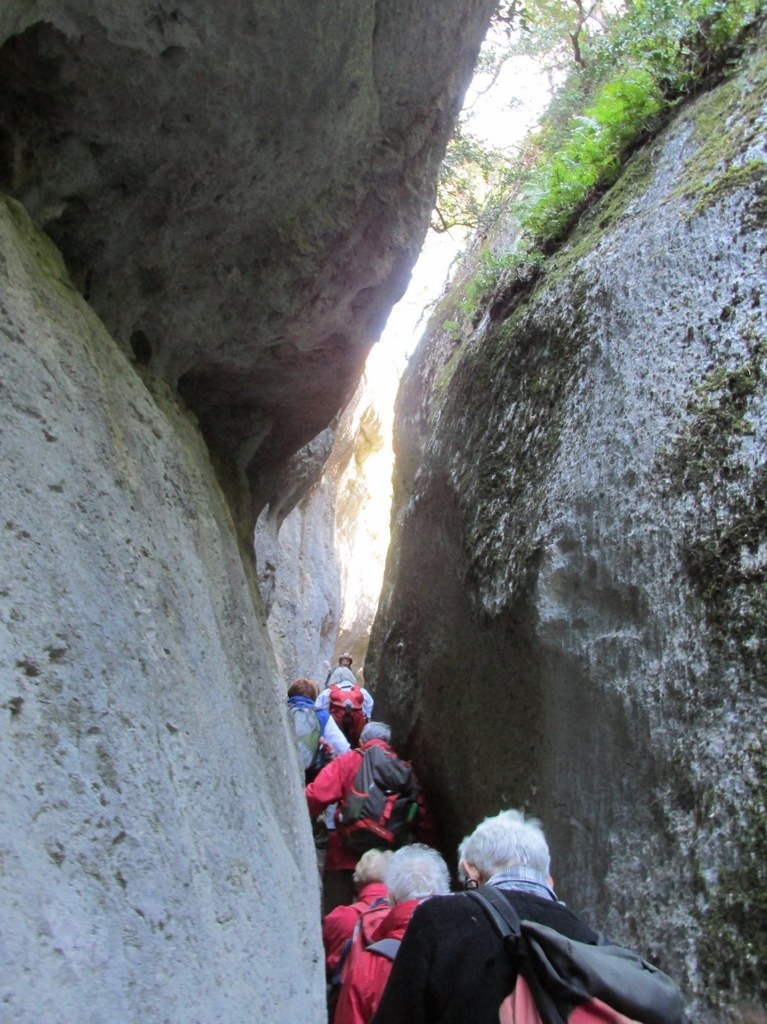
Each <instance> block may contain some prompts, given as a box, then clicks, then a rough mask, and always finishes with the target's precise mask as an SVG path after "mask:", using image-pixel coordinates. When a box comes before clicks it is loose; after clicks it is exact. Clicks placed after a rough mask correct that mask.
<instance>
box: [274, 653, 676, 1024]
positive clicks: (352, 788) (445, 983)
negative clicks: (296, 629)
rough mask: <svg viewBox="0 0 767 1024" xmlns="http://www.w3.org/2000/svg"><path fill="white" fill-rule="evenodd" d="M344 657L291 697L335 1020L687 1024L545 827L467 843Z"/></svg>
mask: <svg viewBox="0 0 767 1024" xmlns="http://www.w3.org/2000/svg"><path fill="white" fill-rule="evenodd" d="M352 664H353V659H352V657H351V655H350V654H348V653H344V654H342V655H341V657H340V658H339V659H338V666H337V667H336V668H335V669H333V670H332V671H330V672H329V673H328V676H327V679H326V681H325V687H324V688H323V690H322V692H320V687H319V684H318V683H316V682H314V681H313V680H310V679H306V678H301V679H297V680H296V681H295V682H294V683H292V684H291V685H290V687H289V688H288V707H289V711H290V714H291V717H292V721H293V725H294V728H295V733H296V745H297V748H298V752H299V758H300V762H301V765H302V767H303V770H304V776H305V787H306V788H305V793H306V802H307V806H308V809H309V815H310V818H311V820H312V825H313V829H314V837H315V845H316V846H317V859H318V866H319V870H320V872H321V874H322V893H323V899H322V902H323V922H322V939H323V944H324V947H325V963H326V981H327V997H328V1019H329V1021H330V1022H331V1024H369V1022H372V1024H499V1022H500V1024H634V1022H635V1024H683V1022H684V1010H683V1004H682V997H681V994H680V992H679V989H678V988H677V986H676V985H675V983H674V982H673V981H672V980H671V979H670V978H669V977H668V976H667V975H666V974H664V973H663V972H662V971H660V970H659V969H658V968H657V967H655V966H653V965H652V964H649V963H648V962H647V961H645V960H643V959H642V958H641V957H640V956H639V955H638V954H636V953H634V952H632V951H631V950H628V949H626V948H624V947H621V946H616V945H614V944H612V943H610V942H609V940H608V939H606V938H605V936H604V935H603V934H602V933H600V932H597V931H595V930H594V929H593V928H592V927H591V925H590V924H588V923H586V921H584V920H582V919H581V918H580V917H578V916H577V915H576V914H575V913H573V912H572V911H571V910H570V909H569V908H568V907H567V906H566V905H565V903H564V902H563V901H562V900H561V899H560V898H559V897H558V895H557V893H556V891H555V887H554V881H553V879H552V877H551V874H550V854H549V847H548V843H547V840H546V837H545V834H544V832H543V828H542V826H541V824H540V822H538V821H537V820H536V819H535V818H530V817H526V816H525V814H523V813H522V812H521V811H518V810H513V809H509V810H502V811H500V812H499V813H498V814H496V815H494V816H492V817H487V818H485V819H484V820H483V821H482V822H480V823H479V824H478V825H477V827H476V828H475V829H474V831H473V832H472V833H471V834H470V835H469V836H467V837H466V838H465V839H464V840H463V841H462V842H461V844H460V845H459V848H458V856H457V879H458V884H457V888H458V889H463V890H465V891H464V892H463V893H461V892H451V884H450V872H449V869H448V866H447V864H446V863H445V861H444V859H443V857H442V855H441V853H439V852H438V847H439V846H440V833H439V828H438V824H437V821H436V819H435V817H434V815H433V814H432V812H431V811H430V809H429V807H428V804H427V802H426V801H425V799H424V794H423V791H422V789H421V786H420V784H419V782H418V779H417V777H416V775H415V773H414V772H413V769H412V766H411V765H410V763H409V762H408V761H405V760H403V759H402V758H400V757H399V756H398V754H397V752H396V749H395V747H393V746H392V739H391V730H390V728H389V726H388V725H387V724H385V723H384V722H377V721H373V720H372V719H371V716H372V711H373V698H372V696H371V695H370V693H369V692H368V691H367V690H366V689H365V688H364V687H363V686H361V685H360V683H359V682H358V681H357V679H356V678H355V676H354V673H353V672H352V670H351V666H352Z"/></svg>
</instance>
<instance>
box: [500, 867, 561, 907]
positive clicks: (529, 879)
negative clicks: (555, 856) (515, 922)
mask: <svg viewBox="0 0 767 1024" xmlns="http://www.w3.org/2000/svg"><path fill="white" fill-rule="evenodd" d="M487 884H488V885H494V886H496V887H497V888H498V889H516V890H517V891H518V892H529V893H532V895H533V896H540V897H541V898H542V899H544V900H554V901H556V902H559V901H558V900H557V897H556V893H555V892H554V890H553V889H552V888H551V886H550V885H549V883H548V882H547V881H546V879H545V877H544V876H543V875H542V874H541V873H540V872H539V871H536V870H535V869H534V868H526V867H522V866H517V867H513V868H506V869H505V870H504V871H497V872H496V873H495V874H494V875H493V877H492V878H490V879H489V880H488V883H487Z"/></svg>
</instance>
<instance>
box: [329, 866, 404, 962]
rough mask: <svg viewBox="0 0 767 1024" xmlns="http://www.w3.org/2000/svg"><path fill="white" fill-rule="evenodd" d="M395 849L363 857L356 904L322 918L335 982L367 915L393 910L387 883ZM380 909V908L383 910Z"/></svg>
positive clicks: (355, 879)
mask: <svg viewBox="0 0 767 1024" xmlns="http://www.w3.org/2000/svg"><path fill="white" fill-rule="evenodd" d="M391 856H392V851H391V850H368V851H367V852H366V853H363V854H362V856H361V857H360V859H359V861H358V863H357V867H356V868H355V869H354V874H353V876H352V881H353V882H354V889H355V891H356V893H357V899H356V900H355V901H354V903H346V904H341V905H340V906H338V907H335V908H334V909H333V910H331V911H330V913H329V914H326V915H325V917H324V918H323V919H322V943H323V945H324V947H325V968H326V972H327V976H328V979H332V978H333V977H334V975H335V973H336V970H337V968H338V964H339V961H340V959H341V955H342V951H343V948H344V946H345V945H346V943H347V942H348V940H349V939H351V937H352V932H353V931H354V928H355V926H356V924H357V922H358V921H359V920H360V918H361V917H362V915H363V914H367V913H368V912H369V911H370V910H371V908H373V909H375V910H378V912H379V916H382V913H381V912H383V913H388V911H389V891H388V889H387V888H386V883H385V882H384V876H385V874H386V867H387V865H388V863H389V859H390V857H391ZM379 908H380V909H379Z"/></svg>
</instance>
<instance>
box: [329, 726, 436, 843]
mask: <svg viewBox="0 0 767 1024" xmlns="http://www.w3.org/2000/svg"><path fill="white" fill-rule="evenodd" d="M360 753H361V754H362V761H361V763H360V766H359V768H358V769H357V774H356V775H355V776H354V779H353V780H352V786H351V789H350V790H349V793H348V795H347V797H346V798H345V800H344V802H343V805H342V806H341V809H340V811H339V815H338V819H337V827H338V830H339V835H340V836H341V840H342V842H343V843H344V845H345V846H347V847H349V849H351V850H355V851H357V852H358V853H364V852H365V851H366V850H374V849H378V850H381V849H384V850H386V849H388V850H396V849H398V848H399V847H400V846H406V845H407V844H408V843H412V842H413V831H412V826H413V822H414V821H415V818H416V815H417V814H418V797H419V795H420V793H421V789H420V786H419V785H418V782H417V781H416V778H415V776H414V775H413V769H412V768H411V767H410V765H409V764H408V763H407V761H401V760H400V759H399V758H398V757H397V756H396V755H395V754H394V753H392V752H391V751H387V750H386V749H385V748H384V747H381V746H379V744H377V743H375V744H372V745H371V746H369V747H368V746H366V747H364V748H362V749H361V750H360Z"/></svg>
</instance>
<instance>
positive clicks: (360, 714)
mask: <svg viewBox="0 0 767 1024" xmlns="http://www.w3.org/2000/svg"><path fill="white" fill-rule="evenodd" d="M329 697H330V705H329V707H328V710H329V711H330V714H331V715H332V717H333V720H334V721H335V723H336V725H337V726H338V728H339V729H340V730H341V732H342V733H343V734H344V736H345V737H346V738H347V740H348V741H349V743H351V745H352V747H355V748H356V747H358V746H359V743H360V733H361V732H362V730H363V729H364V728H365V724H366V722H367V719H366V718H365V713H364V711H363V710H362V705H363V702H364V696H363V693H362V689H361V688H360V687H359V686H357V684H356V683H340V684H338V683H334V684H333V685H332V686H331V687H330V694H329Z"/></svg>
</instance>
